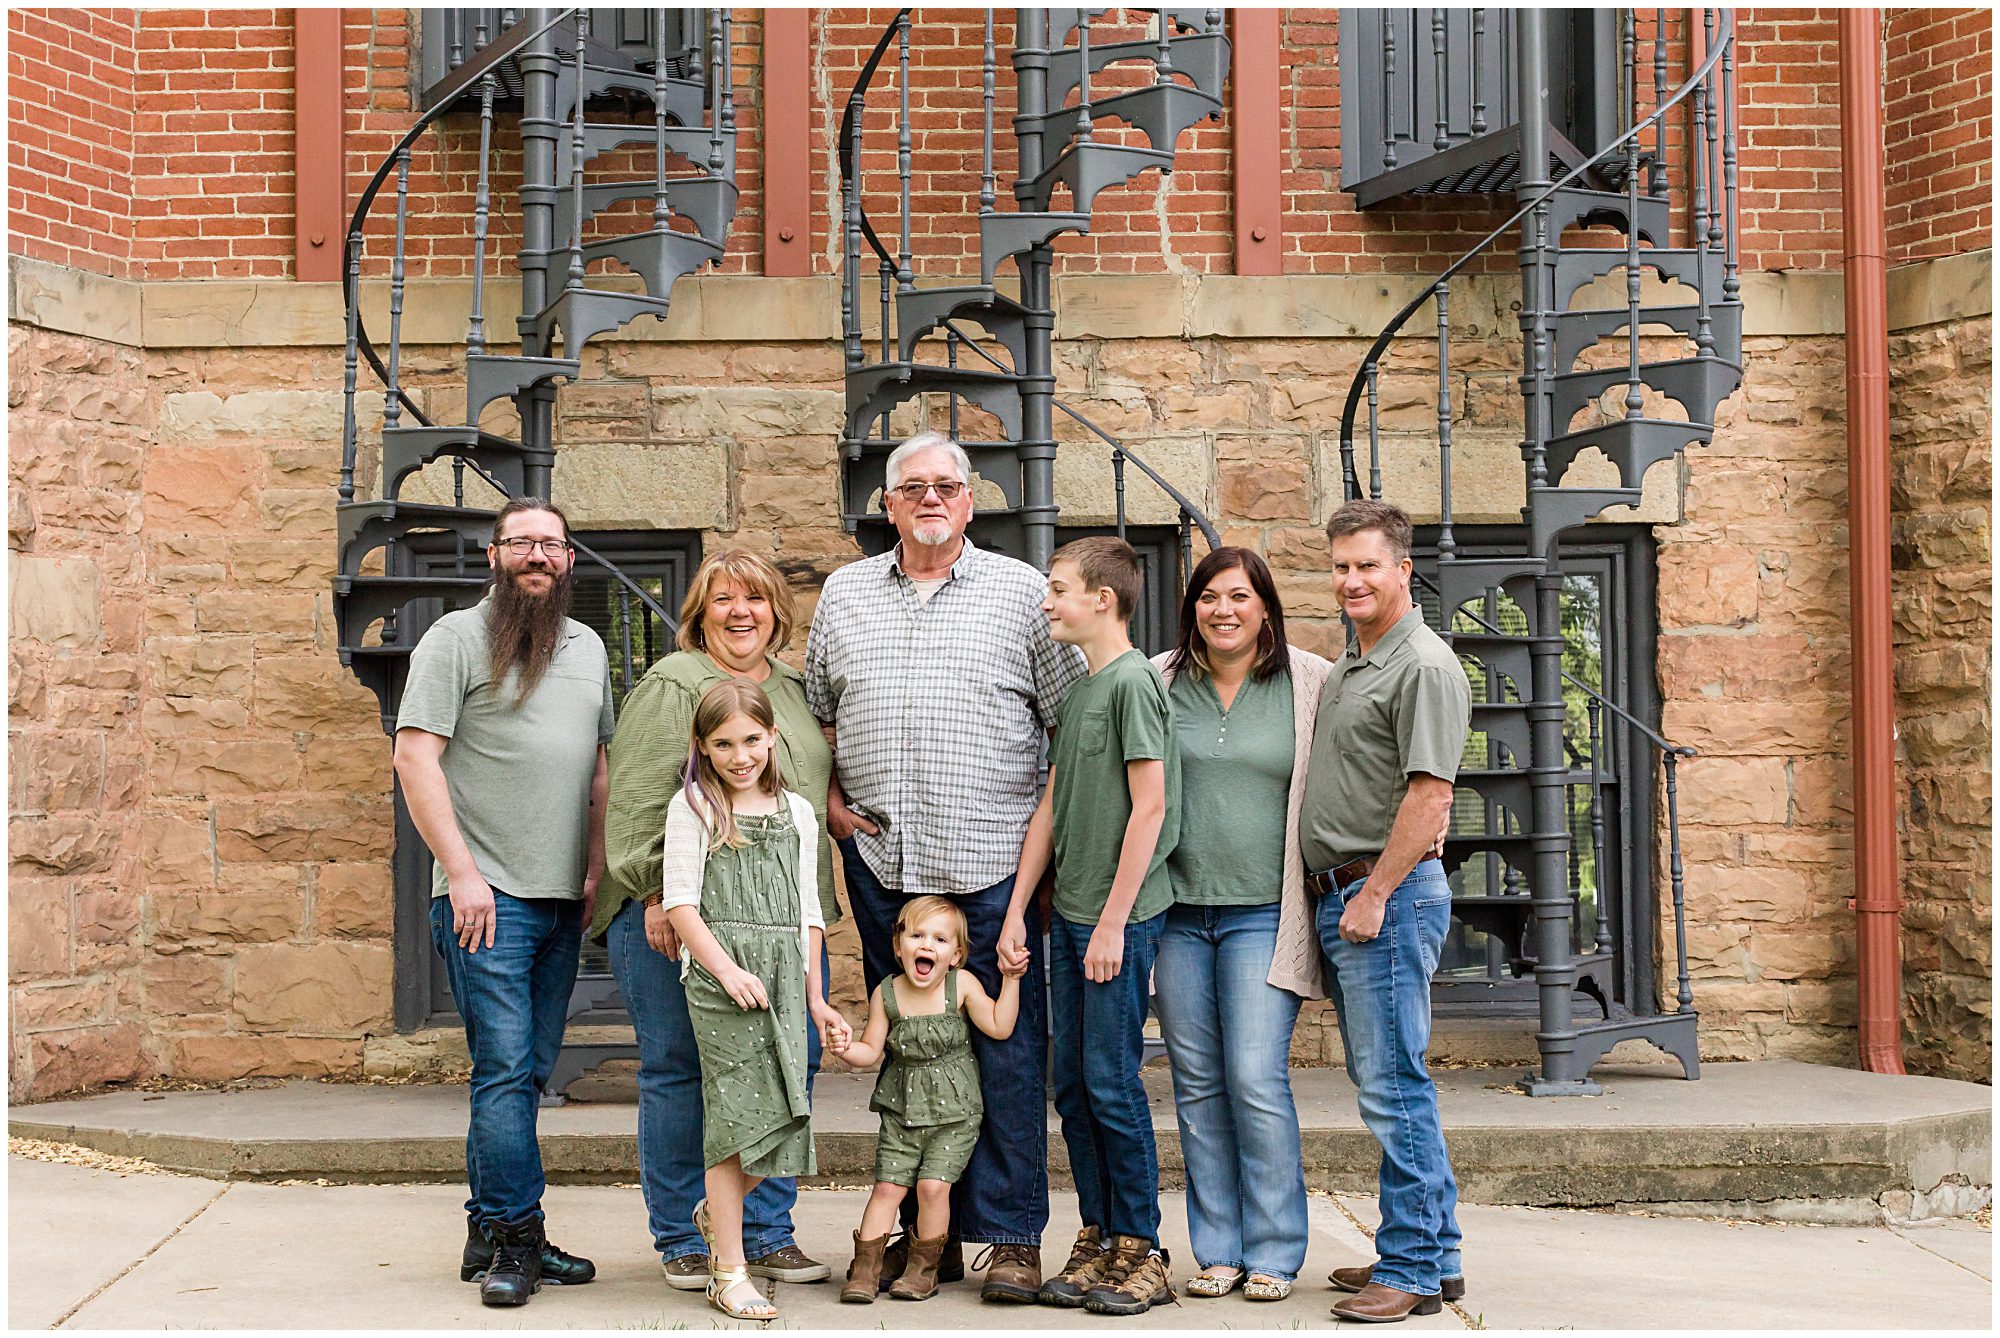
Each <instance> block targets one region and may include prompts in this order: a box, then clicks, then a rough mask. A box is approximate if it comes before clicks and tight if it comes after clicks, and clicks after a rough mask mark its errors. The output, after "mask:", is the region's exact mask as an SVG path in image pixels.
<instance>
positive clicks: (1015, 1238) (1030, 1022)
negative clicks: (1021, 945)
mask: <svg viewBox="0 0 2000 1338" xmlns="http://www.w3.org/2000/svg"><path fill="white" fill-rule="evenodd" d="M835 844H837V845H838V846H839V847H840V858H841V863H842V865H843V866H844V868H845V871H846V874H847V899H848V904H849V906H850V907H851V908H852V909H853V911H854V927H855V930H856V931H857V932H858V933H859V935H860V937H861V970H862V976H863V978H864V979H865V980H866V982H867V986H868V991H869V993H870V994H873V993H874V991H875V987H876V986H877V985H878V984H880V983H881V982H882V981H883V980H884V979H885V978H886V977H888V976H891V975H894V974H895V973H896V972H897V971H898V970H899V969H900V968H899V967H898V966H897V965H896V954H895V949H894V938H895V930H896V915H897V913H898V912H900V911H901V910H902V908H903V902H904V901H905V900H906V899H907V898H906V897H905V896H904V894H903V893H902V892H901V891H899V890H897V889H895V888H892V887H885V886H884V885H883V883H882V880H881V879H879V878H877V877H876V876H875V871H874V870H873V869H870V868H869V867H868V861H867V860H865V859H863V858H862V857H861V852H860V851H859V850H858V849H856V848H855V844H854V842H853V841H852V840H851V839H850V840H846V841H839V842H836V843H835ZM947 895H949V897H950V900H951V901H952V903H953V904H955V905H956V906H957V907H958V908H959V909H960V910H961V911H963V912H965V924H966V929H967V932H968V933H969V934H970V935H971V938H972V957H971V960H970V961H968V962H966V963H965V967H966V969H967V970H969V971H971V972H972V974H973V975H974V976H975V977H976V978H977V979H978V981H979V983H980V984H981V985H984V986H985V987H986V992H987V993H988V994H989V995H994V996H997V995H998V994H999V992H1000V955H999V948H1000V928H1001V925H1002V924H1003V923H1005V921H1006V918H1007V902H1008V901H1009V899H1010V898H1012V897H1013V895H1014V879H1013V878H1012V877H1011V876H1009V877H1007V878H1003V879H1001V880H1000V881H999V882H997V883H995V884H993V886H991V887H986V888H981V889H980V890H979V891H977V892H965V893H958V894H947ZM1027 920H1028V923H1027V929H1028V974H1027V975H1026V976H1024V977H1023V978H1022V980H1021V1010H1020V1014H1019V1016H1018V1017H1017V1018H1016V1020H1015V1022H1014V1031H1013V1034H1012V1035H1010V1036H1009V1037H1008V1038H1007V1039H1006V1040H1004V1041H996V1040H994V1039H993V1038H992V1037H990V1036H988V1035H987V1034H986V1033H985V1032H983V1031H981V1030H979V1029H978V1028H977V1027H973V1028H971V1029H970V1030H971V1032H972V1053H973V1055H974V1057H975V1058H977V1059H978V1061H979V1093H980V1096H981V1097H982V1098H983V1099H984V1102H985V1106H986V1114H985V1117H984V1119H983V1120H982V1121H981V1123H980V1126H979V1142H978V1143H977V1144H976V1145H975V1146H974V1147H973V1149H972V1161H971V1162H970V1163H969V1164H968V1165H967V1166H966V1168H965V1174H964V1175H962V1176H960V1177H959V1180H958V1183H957V1184H955V1185H953V1186H952V1190H951V1234H952V1235H953V1236H954V1237H956V1238H958V1239H960V1240H966V1241H970V1242H972V1243H973V1244H975V1245H1036V1246H1039V1245H1040V1244H1041V1243H1042V1232H1043V1230H1044V1229H1045V1228H1046V1227H1047V1226H1048V1224H1049V1170H1048V1155H1049V1126H1048V1105H1047V1097H1046V1096H1045V1095H1044V1094H1045V1092H1046V1091H1047V1088H1046V1086H1045V1084H1044V1078H1043V1075H1044V1072H1045V1069H1046V1065H1047V1063H1048V1049H1047V1044H1048V1042H1047V1027H1048V1023H1047V1018H1048V1005H1047V998H1046V995H1045V994H1044V986H1043V984H1042V980H1043V976H1042V960H1041V956H1042V953H1041V934H1040V933H1039V932H1038V927H1037V924H1036V920H1037V917H1036V914H1035V907H1034V903H1033V902H1030V903H1029V904H1028V911H1027ZM903 1211H904V1213H905V1214H906V1220H907V1215H908V1214H913V1213H914V1212H915V1211H916V1207H915V1196H914V1195H911V1196H909V1197H907V1198H905V1199H904V1201H903Z"/></svg>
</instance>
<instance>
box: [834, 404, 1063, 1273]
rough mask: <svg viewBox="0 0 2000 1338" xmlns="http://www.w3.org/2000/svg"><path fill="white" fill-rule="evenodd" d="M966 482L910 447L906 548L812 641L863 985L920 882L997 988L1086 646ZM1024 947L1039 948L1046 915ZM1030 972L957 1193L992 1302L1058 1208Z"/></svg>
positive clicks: (881, 559) (899, 513) (959, 463)
mask: <svg viewBox="0 0 2000 1338" xmlns="http://www.w3.org/2000/svg"><path fill="white" fill-rule="evenodd" d="M971 482H972V471H971V464H970V462H969V461H968V460H967V458H966V455H965V452H964V451H963V450H962V449H960V447H959V446H958V443H956V442H954V441H952V440H951V439H950V438H949V437H946V436H944V435H943V434H942V433H937V432H926V433H922V434H920V435H918V436H915V437H912V438H910V439H909V440H908V441H906V442H904V443H903V444H902V445H901V446H899V447H897V448H896V450H895V451H894V452H892V453H891V454H890V456H889V460H888V465H887V471H886V474H885V485H886V486H885V487H884V489H883V493H882V499H883V506H884V509H885V510H886V511H887V512H888V515H889V519H890V521H891V522H892V523H893V524H894V525H895V527H896V532H897V534H898V535H899V536H900V537H901V542H900V543H898V544H897V545H896V546H895V547H894V548H893V549H891V550H890V551H889V552H887V553H884V554H881V555H880V556H878V557H872V558H864V559H863V560H861V561H859V562H855V563H851V564H849V565H848V566H846V567H843V568H841V569H840V570H839V571H837V572H835V573H834V574H833V575H832V576H831V577H829V578H828V579H827V582H826V587H825V589H824V590H823V591H822V592H821V594H820V600H819V607H818V608H817V609H816V610H815V611H814V614H813V622H812V635H811V639H810V641H809V642H808V644H807V646H806V701H807V702H808V704H810V705H811V707H812V710H813V714H814V715H816V716H818V717H819V718H820V720H821V721H823V722H825V723H826V724H828V725H830V726H831V727H832V731H833V738H834V769H835V775H836V784H835V786H834V793H833V795H832V796H831V798H830V801H829V803H828V806H827V827H828V829H829V830H830V831H831V833H832V834H833V837H834V839H835V841H836V842H837V843H838V844H839V847H840V852H841V858H842V862H843V864H844V866H845V870H846V875H847V892H848V899H849V901H850V902H851V903H852V907H853V911H854V924H855V928H856V929H857V930H858V931H859V933H860V936H861V947H862V965H863V970H864V973H865V975H866V977H867V981H868V988H869V989H870V990H873V989H874V988H875V985H876V983H877V982H878V981H880V980H882V979H883V978H884V977H885V976H889V975H892V974H894V972H895V970H896V964H895V956H894V953H893V950H892V946H891V939H892V936H893V931H894V928H895V923H896V913H897V911H898V910H899V909H900V907H901V905H902V902H903V899H904V898H905V897H906V896H916V895H919V894H921V893H937V894H941V895H944V896H948V897H950V898H951V899H952V900H953V901H954V902H956V903H957V904H958V906H959V907H960V909H962V910H963V911H964V912H965V918H966V922H967V924H968V925H969V927H970V928H971V931H972V957H971V960H970V961H968V962H967V963H966V964H965V965H966V967H967V968H968V969H970V970H971V971H972V973H973V974H974V975H975V976H977V977H978V978H979V980H980V982H981V983H982V984H984V985H985V986H986V988H987V989H988V990H990V991H997V990H998V989H999V986H1000V974H999V957H998V944H999V938H1000V927H1001V922H1002V920H1003V919H1004V918H1005V916H1006V913H1007V902H1008V899H1009V897H1010V896H1011V895H1012V893H1013V887H1014V870H1015V867H1016V865H1017V863H1018V862H1019V858H1020V853H1021V838H1022V836H1023V835H1024V834H1025V832H1026V831H1027V827H1028V819H1029V817H1030V816H1031V815H1032V814H1033V813H1034V810H1035V803H1036V800H1037V799H1038V798H1039V791H1038V789H1037V785H1036V781H1037V775H1038V772H1039V769H1040V761H1041V749H1042V744H1043V741H1044V738H1045V737H1046V734H1047V731H1049V730H1050V729H1052V728H1053V727H1054V725H1055V723H1056V712H1057V708H1058V707H1060V706H1061V704H1062V697H1063V694H1064V693H1065V692H1066V691H1068V689H1069V687H1070V685H1071V684H1072V683H1074V682H1076V681H1077V680H1078V679H1080V678H1082V677H1083V675H1084V662H1083V656H1082V655H1081V654H1080V653H1079V652H1077V651H1076V649H1075V648H1074V647H1070V646H1062V645H1058V644H1056V643H1055V642H1054V641H1052V640H1051V639H1050V637H1049V625H1048V620H1047V619H1046V618H1044V617H1043V616H1042V611H1041V603H1042V596H1043V595H1044V593H1045V592H1046V590H1047V583H1046V581H1045V580H1044V579H1043V577H1042V574H1041V573H1040V572H1038V571H1036V570H1035V569H1034V568H1033V567H1031V566H1029V565H1028V564H1027V563H1025V562H1018V561H1016V560H1015V559H1013V558H1010V557H1003V556H1002V555H1000V554H998V553H989V552H986V551H985V550H983V549H980V548H976V547H975V546H974V545H973V544H972V543H971V542H970V541H969V540H967V539H966V537H965V527H966V525H967V523H968V522H969V521H970V520H971V519H972V487H971ZM1032 910H1033V908H1032V905H1031V908H1030V911H1031V915H1032ZM1028 941H1029V943H1030V945H1031V951H1033V952H1034V953H1035V955H1036V957H1039V955H1040V953H1039V946H1040V943H1041V933H1040V931H1039V928H1038V927H1036V926H1035V925H1032V924H1031V925H1030V926H1029V934H1028ZM1028 979H1029V980H1030V981H1032V982H1037V983H1036V984H1035V985H1034V987H1032V988H1028V989H1024V990H1023V991H1022V993H1021V1016H1020V1020H1019V1023H1018V1024H1017V1025H1016V1026H1015V1028H1014V1034H1013V1035H1012V1036H1011V1037H1009V1038H1008V1039H1007V1040H1005V1041H995V1040H992V1039H989V1038H988V1037H986V1036H984V1035H981V1034H979V1033H977V1032H974V1034H973V1037H972V1044H973V1049H974V1050H975V1052H976V1053H977V1055H978V1058H979V1082H980V1087H981V1089H982V1091H983V1094H984V1096H985V1104H986V1117H985V1123H984V1125H983V1126H982V1128H981V1130H980V1137H979V1144H978V1146H977V1148H975V1149H974V1151H973V1154H972V1163H971V1165H970V1166H968V1167H967V1168H966V1171H965V1175H964V1177H963V1178H962V1179H961V1180H960V1181H959V1183H958V1184H957V1185H956V1186H955V1187H954V1189H953V1192H952V1205H951V1225H952V1230H953V1232H954V1233H955V1234H956V1235H957V1236H958V1238H959V1239H961V1240H964V1241H970V1242H973V1243H975V1244H983V1245H987V1246H990V1247H991V1248H990V1249H989V1250H988V1251H987V1254H988V1256H989V1259H990V1262H989V1264H988V1267H987V1272H986V1280H985V1283H984V1285H983V1286H982V1287H981V1289H980V1295H981V1297H982V1298H983V1299H985V1300H988V1301H1017V1302H1021V1303H1024V1304H1032V1303H1033V1302H1034V1300H1035V1298H1036V1294H1037V1293H1038V1292H1039V1290H1040V1288H1041V1282H1042V1274H1041V1239H1042V1231H1043V1229H1044V1228H1045V1227H1046V1226H1047V1225H1048V1219H1049V1194H1048V1125H1047V1118H1048V1117H1047V1112H1046V1109H1045V1098H1044V1096H1043V1092H1044V1081H1043V1080H1044V1075H1045V1073H1046V1072H1047V1064H1046V1060H1045V1056H1044V1052H1045V1050H1046V1046H1047V1032H1048V1028H1047V1023H1046V1021H1045V1020H1044V1019H1045V1016H1046V1014H1045V1009H1046V1007H1047V1000H1046V997H1045V994H1044V987H1043V986H1042V985H1041V984H1040V983H1039V982H1040V981H1041V980H1042V976H1041V963H1040V962H1039V961H1038V960H1037V961H1033V962H1031V969H1030V972H1029V975H1028ZM911 1206H913V1205H912V1204H910V1203H907V1202H906V1204H905V1208H906V1209H908V1208H909V1207H911ZM906 1229H907V1223H906ZM897 1259H898V1251H897V1250H895V1249H893V1248H892V1250H891V1253H890V1257H889V1261H888V1266H887V1267H885V1268H884V1270H883V1274H882V1277H883V1282H884V1283H885V1284H886V1283H887V1282H888V1281H890V1280H891V1279H893V1278H894V1277H895V1276H896V1275H897V1273H899V1272H900V1264H899V1263H898V1261H897ZM963 1259H964V1256H963V1251H962V1247H961V1246H960V1245H959V1244H958V1242H957V1241H956V1240H955V1241H954V1242H953V1244H952V1245H951V1246H950V1247H949V1248H948V1249H947V1251H946V1253H945V1258H944V1261H943V1265H942V1267H941V1269H940V1280H942V1281H947V1282H949V1281H952V1280H953V1279H954V1278H955V1277H962V1276H963V1275H964V1262H963ZM974 1266H975V1267H978V1266H979V1264H978V1263H977V1262H975V1264H974Z"/></svg>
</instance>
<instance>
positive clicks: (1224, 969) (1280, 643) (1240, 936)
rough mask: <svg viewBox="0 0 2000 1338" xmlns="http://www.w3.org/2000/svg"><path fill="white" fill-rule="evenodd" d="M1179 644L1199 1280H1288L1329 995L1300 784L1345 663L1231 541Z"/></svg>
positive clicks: (1181, 882) (1301, 1249)
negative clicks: (1308, 640)
mask: <svg viewBox="0 0 2000 1338" xmlns="http://www.w3.org/2000/svg"><path fill="white" fill-rule="evenodd" d="M1180 628H1181V632H1180V644H1179V645H1178V646H1176V647H1175V648H1174V649H1173V650H1171V651H1168V652H1167V653H1166V654H1164V655H1161V656H1160V657H1159V658H1158V659H1157V660H1155V663H1156V664H1157V665H1159V667H1160V671H1161V674H1162V676H1164V677H1165V678H1166V680H1167V696H1168V700H1170V701H1171V702H1172V703H1173V706H1174V722H1175V730H1176V737H1177V740H1178V744H1179V747H1180V762H1181V839H1180V844H1179V845H1178V846H1176V847H1175V848H1174V853H1173V854H1172V856H1170V857H1169V859H1168V861H1167V872H1168V874H1169V876H1170V877H1171V878H1172V880H1173V887H1174V904H1173V906H1172V907H1170V908H1169V909H1168V911H1167V924H1166V928H1165V929H1163V930H1162V931H1161V932H1160V947H1159V957H1158V960H1157V961H1156V962H1155V964H1154V977H1153V978H1154V980H1155V982H1156V987H1157V994H1156V996H1155V998H1154V1000H1153V1008H1154V1011H1155V1012H1156V1013H1158V1014H1159V1018H1160V1034H1161V1036H1162V1038H1163V1039H1164V1040H1165V1041H1166V1043H1167V1055H1168V1058H1169V1059H1170V1060H1171V1061H1172V1064H1173V1074H1174V1114H1175V1117H1176V1118H1177V1119H1178V1120H1179V1122H1180V1130H1181V1154H1182V1157H1183V1158H1184V1160H1185V1162H1186V1165H1187V1181H1188V1199H1187V1202H1188V1235H1189V1239H1190V1241H1191V1242H1192V1244H1193V1245H1194V1254H1195V1262H1196V1264H1197V1265H1198V1266H1199V1267H1200V1269H1201V1271H1200V1272H1199V1273H1198V1274H1196V1275H1195V1276H1194V1277H1193V1278H1190V1279H1189V1280H1188V1285H1187V1292H1188V1295H1190V1296H1225V1295H1227V1294H1228V1293H1230V1292H1231V1291H1234V1290H1235V1289H1236V1288H1237V1287H1239V1286H1240V1287H1242V1288H1243V1291H1244V1295H1245V1296H1246V1297H1248V1298H1249V1299H1251V1300H1254V1301H1276V1300H1282V1299H1283V1298H1284V1297H1285V1296H1286V1295H1287V1294H1289V1293H1290V1291H1291V1288H1292V1283H1293V1281H1294V1280H1295V1279H1296V1278H1297V1277H1298V1272H1299V1267H1300V1265H1301V1264H1303V1263H1304V1262H1305V1252H1306V1185H1305V1176H1304V1171H1303V1169H1302V1167H1301V1164H1300V1160H1299V1117H1298V1111H1297V1109H1296V1108H1295V1107H1294V1106H1293V1104H1292V1087H1291V1071H1290V1067H1289V1066H1290V1062H1291V1043H1292V1026H1293V1024H1294V1023H1295V1022H1296V1021H1297V1020H1298V1015H1299V1005H1300V1003H1301V1002H1302V1001H1304V1000H1306V999H1317V998H1323V997H1325V990H1324V988H1323V986H1322V983H1321V979H1320V963H1319V948H1318V941H1317V939H1316V938H1315V937H1314V935H1313V929H1312V916H1311V905H1310V902H1309V900H1308V898H1307V895H1306V887H1305V870H1304V869H1303V867H1302V866H1301V863H1300V859H1299V855H1298V849H1299V838H1298V816H1299V800H1300V797H1301V795H1302V794H1303V793H1304V784H1305V772H1306V757H1307V753H1308V750H1309V748H1310V745H1311V741H1312V728H1313V720H1314V717H1315V714H1316V712H1317V711H1318V707H1319V692H1320V688H1321V686H1322V685H1323V684H1324V683H1325V682H1326V676H1327V672H1328V670H1329V669H1330V668H1331V667H1332V666H1330V665H1329V664H1328V663H1327V662H1326V661H1325V660H1323V659H1321V658H1320V657H1319V656H1317V655H1314V654H1311V653H1310V652H1307V651H1303V650H1300V649H1298V648H1297V647H1295V646H1291V645H1288V644H1287V643H1286V641H1285V612H1284V609H1283V608H1282V607H1280V605H1279V603H1278V590H1277V586H1276V584H1275V583H1274V582H1273V581H1272V579H1271V569H1270V568H1269V567H1268V566H1266V565H1265V563H1264V559H1263V558H1261V557H1259V556H1258V555H1257V554H1255V553H1253V552H1251V551H1249V550H1248V549H1243V548H1218V549H1216V550H1215V551H1214V552H1212V553H1210V554H1209V555H1208V556H1207V557H1205V558H1203V559H1202V560H1201V563H1200V565H1198V566H1197V567H1196V568H1195V569H1194V575H1193V577H1192V578H1191V579H1190V580H1189V582H1188V589H1187V595H1186V597H1185V599H1184V600H1183V601H1182V604H1181V618H1180Z"/></svg>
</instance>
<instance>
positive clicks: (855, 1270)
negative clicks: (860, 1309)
mask: <svg viewBox="0 0 2000 1338" xmlns="http://www.w3.org/2000/svg"><path fill="white" fill-rule="evenodd" d="M888 1248H889V1238H888V1237H887V1236H877V1237H876V1238H875V1239H874V1240H863V1239H861V1233H860V1232H859V1231H857V1232H855V1233H854V1262H853V1263H851V1264H849V1265H848V1266H847V1281H846V1283H845V1284H843V1285H842V1286H841V1289H840V1299H841V1300H843V1301H845V1302H847V1303H848V1304H849V1305H874V1304H875V1293H876V1292H877V1291H879V1290H880V1287H879V1286H878V1285H877V1283H878V1281H879V1279H880V1278H881V1276H882V1253H883V1251H885V1250H887V1249H888Z"/></svg>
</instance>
